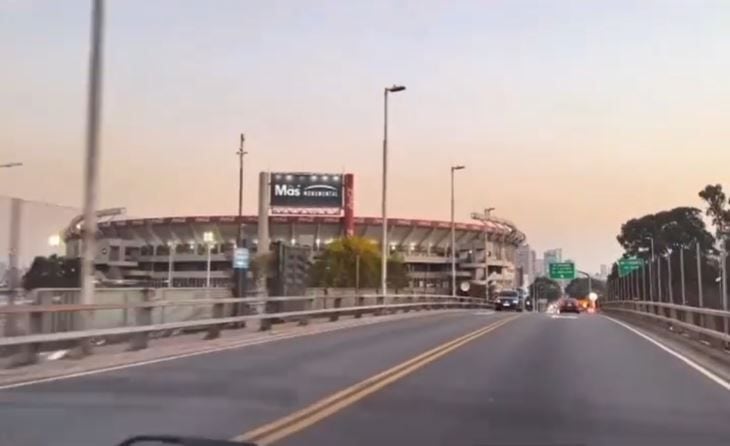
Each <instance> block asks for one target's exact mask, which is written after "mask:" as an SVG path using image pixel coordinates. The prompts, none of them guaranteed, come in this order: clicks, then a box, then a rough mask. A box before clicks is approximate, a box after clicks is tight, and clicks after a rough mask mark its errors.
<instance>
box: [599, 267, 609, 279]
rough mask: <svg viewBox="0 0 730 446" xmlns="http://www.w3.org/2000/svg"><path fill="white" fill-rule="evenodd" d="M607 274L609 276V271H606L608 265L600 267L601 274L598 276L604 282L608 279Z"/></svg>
mask: <svg viewBox="0 0 730 446" xmlns="http://www.w3.org/2000/svg"><path fill="white" fill-rule="evenodd" d="M609 274H610V271H609V269H608V265H601V272H600V274H599V276H600V277H601V279H603V280H606V279H607V278H608V275H609Z"/></svg>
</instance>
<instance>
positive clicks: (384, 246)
mask: <svg viewBox="0 0 730 446" xmlns="http://www.w3.org/2000/svg"><path fill="white" fill-rule="evenodd" d="M405 89H406V87H404V86H402V85H393V86H392V87H386V88H385V90H384V92H383V99H384V100H383V191H382V192H383V196H382V199H381V217H382V219H383V222H382V223H383V236H382V239H381V247H380V256H381V259H380V291H381V293H382V294H383V295H385V294H387V291H388V254H390V253H389V252H388V93H397V92H399V91H403V90H405Z"/></svg>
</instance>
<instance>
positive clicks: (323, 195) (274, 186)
mask: <svg viewBox="0 0 730 446" xmlns="http://www.w3.org/2000/svg"><path fill="white" fill-rule="evenodd" d="M343 184H344V175H342V174H332V173H311V172H307V173H304V172H272V173H271V201H270V205H271V206H272V207H295V208H342V199H343V195H344V194H343Z"/></svg>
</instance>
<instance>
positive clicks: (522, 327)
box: [0, 311, 730, 446]
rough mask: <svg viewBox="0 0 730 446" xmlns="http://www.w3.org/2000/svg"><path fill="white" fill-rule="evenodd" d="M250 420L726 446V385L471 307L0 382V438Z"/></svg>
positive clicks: (673, 364) (614, 332)
mask: <svg viewBox="0 0 730 446" xmlns="http://www.w3.org/2000/svg"><path fill="white" fill-rule="evenodd" d="M495 324H496V325H495ZM500 324H501V325H500ZM484 327H489V328H486V329H483V328H484ZM480 329H483V330H481V331H477V330H480ZM470 333H472V334H473V335H470V336H469V334H470ZM465 336H466V337H465ZM459 338H461V339H460V340H459V341H455V342H452V343H450V344H446V343H448V342H449V341H454V340H456V339H459ZM439 346H441V347H440V348H439ZM427 351H428V352H429V354H428V355H423V356H421V357H419V355H420V354H422V353H424V352H427ZM416 357H418V359H415V360H412V361H411V362H409V363H407V364H406V365H404V366H402V367H399V365H400V364H403V363H404V361H408V360H410V359H412V358H416ZM384 370H390V371H392V373H390V374H386V375H384V377H381V378H382V379H381V378H378V379H370V380H369V381H367V382H366V384H361V385H358V386H356V387H352V386H353V385H355V384H357V383H361V382H362V381H363V380H366V379H368V378H371V377H372V376H373V375H376V374H378V373H380V372H382V371H384ZM343 389H348V390H346V392H350V393H346V394H345V393H342V395H345V396H342V397H338V398H337V399H331V400H325V402H327V405H324V403H323V405H319V406H315V407H314V408H313V407H312V404H313V403H315V402H317V401H320V402H321V401H322V399H323V398H326V397H328V396H330V395H332V394H334V393H335V392H340V391H342V390H343ZM338 395H339V394H338ZM330 403H331V404H330ZM294 411H300V412H299V415H298V416H300V418H297V419H296V422H291V423H288V424H286V423H285V424H284V425H283V426H284V427H281V426H279V425H277V424H276V423H274V424H273V425H272V424H270V423H272V422H275V421H276V420H279V419H281V418H282V417H285V416H287V415H289V414H291V413H292V412H294ZM262 425H263V426H265V427H264V429H262V430H261V429H260V430H258V431H254V432H259V433H260V432H265V434H259V435H258V437H256V435H254V438H256V439H258V440H259V441H261V440H263V442H264V443H267V444H269V443H271V442H273V441H274V440H276V441H275V443H276V444H281V445H292V446H294V445H337V444H342V445H374V444H377V445H391V444H392V445H403V444H419V445H437V444H447V445H495V444H500V445H508V444H511V445H518V444H519V445H526V444H545V445H557V444H563V445H564V444H585V445H618V444H621V445H633V444H636V445H654V444H656V445H660V444H661V445H675V444H676V445H690V444H691V445H714V444H717V445H720V444H723V445H726V444H728V441H730V440H729V439H730V392H728V390H727V389H725V388H723V387H721V386H720V385H719V384H718V383H716V382H713V381H711V380H710V379H708V378H707V377H705V376H703V375H702V374H701V373H699V372H698V371H697V370H695V369H693V368H691V367H689V366H688V365H687V364H685V363H684V362H682V361H680V360H679V359H677V358H675V357H674V356H672V355H670V354H669V353H667V352H666V351H664V350H662V349H660V348H658V347H657V346H656V345H653V344H652V343H650V342H649V341H647V340H645V339H643V338H641V337H639V336H638V335H636V334H635V333H633V332H631V331H629V330H628V329H626V328H624V327H622V326H620V325H618V324H616V323H614V322H612V321H610V320H608V319H607V318H604V317H602V316H598V315H581V316H579V317H577V318H551V317H550V316H548V315H544V314H525V315H522V316H519V317H516V318H514V315H512V314H499V313H497V314H485V313H484V312H477V311H473V312H467V313H462V314H450V315H440V316H426V317H420V318H413V319H407V320H401V321H392V322H386V323H381V324H374V325H368V326H363V327H357V328H351V329H347V330H343V331H336V332H330V333H325V334H321V335H314V336H307V337H303V338H298V339H297V338H295V339H289V340H285V341H279V342H272V343H268V344H263V345H257V346H250V347H245V348H242V349H238V350H228V351H223V352H217V353H212V354H207V355H201V356H195V357H189V358H184V359H179V360H175V361H169V362H163V363H156V364H150V365H146V366H141V367H132V368H127V369H123V370H117V371H113V372H107V373H101V374H96V375H91V376H85V377H79V378H71V379H67V380H62V381H55V382H49V383H40V384H34V385H30V386H26V387H19V388H13V389H6V390H0V445H6V444H7V445H14V446H36V445H43V446H47V445H56V446H67V445H68V446H86V445H89V446H91V445H94V446H96V445H112V444H115V443H117V442H119V441H120V440H121V439H123V438H124V437H126V436H129V435H132V434H136V433H176V434H183V435H199V436H209V437H215V438H233V437H238V438H244V437H246V438H250V437H251V432H252V430H254V429H255V428H257V427H260V426H262ZM272 426H273V427H272ZM267 427H270V428H271V429H273V431H267V430H266V429H267ZM271 432H273V434H271ZM247 433H248V434H247Z"/></svg>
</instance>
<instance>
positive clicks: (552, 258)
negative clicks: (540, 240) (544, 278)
mask: <svg viewBox="0 0 730 446" xmlns="http://www.w3.org/2000/svg"><path fill="white" fill-rule="evenodd" d="M543 259H544V271H545V274H547V273H548V270H549V268H550V264H551V263H558V262H562V261H563V250H562V249H560V248H555V249H548V250H547V251H545V254H543Z"/></svg>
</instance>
